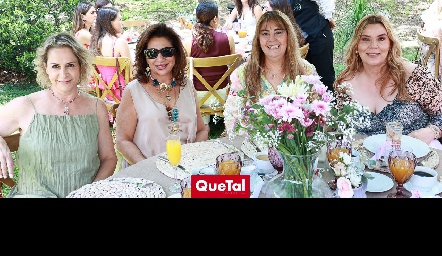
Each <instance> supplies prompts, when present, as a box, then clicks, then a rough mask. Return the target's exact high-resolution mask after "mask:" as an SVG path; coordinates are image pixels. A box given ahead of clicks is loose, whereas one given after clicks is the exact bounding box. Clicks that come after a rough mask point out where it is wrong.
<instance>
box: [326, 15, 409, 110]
mask: <svg viewBox="0 0 442 256" xmlns="http://www.w3.org/2000/svg"><path fill="white" fill-rule="evenodd" d="M369 24H380V25H382V26H383V27H384V28H385V30H386V31H387V36H388V38H389V40H390V50H389V51H388V55H387V61H386V65H385V68H383V69H382V72H383V73H382V76H381V77H380V78H379V79H378V80H376V84H379V85H380V91H379V94H380V95H381V96H382V94H381V92H382V91H384V90H385V88H386V87H387V84H388V81H390V79H392V80H393V82H394V84H393V87H392V89H391V91H390V92H389V95H392V94H393V93H394V92H395V90H397V91H398V99H399V100H407V101H408V100H410V99H411V97H410V95H409V94H408V92H407V89H406V87H405V79H406V76H407V75H406V72H405V68H404V65H403V61H404V58H403V57H402V50H401V46H400V43H399V41H398V40H397V38H396V36H395V33H394V32H393V26H392V24H391V23H390V21H389V20H388V18H387V17H385V16H383V15H381V14H369V15H366V16H365V17H364V18H362V19H361V20H360V21H359V23H358V24H357V26H356V28H355V31H354V34H353V37H352V38H351V41H350V43H349V45H348V49H347V52H346V54H345V63H346V64H347V66H346V68H345V69H344V70H343V71H342V72H341V73H339V74H338V76H337V78H336V81H335V82H334V84H333V87H334V89H335V91H337V90H338V87H337V86H338V85H339V84H342V83H343V82H345V81H348V80H350V79H352V78H353V77H354V76H355V74H356V73H357V72H358V71H359V70H361V69H362V67H363V65H364V64H363V63H362V59H361V58H360V57H359V54H358V53H357V49H358V43H359V39H360V37H361V35H362V32H363V31H364V29H365V28H366V27H367V25H369Z"/></svg>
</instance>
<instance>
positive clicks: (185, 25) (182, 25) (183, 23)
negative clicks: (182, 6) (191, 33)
mask: <svg viewBox="0 0 442 256" xmlns="http://www.w3.org/2000/svg"><path fill="white" fill-rule="evenodd" d="M178 21H179V22H180V29H186V28H189V29H190V28H192V23H190V22H189V21H187V19H186V18H185V17H182V16H180V17H178Z"/></svg>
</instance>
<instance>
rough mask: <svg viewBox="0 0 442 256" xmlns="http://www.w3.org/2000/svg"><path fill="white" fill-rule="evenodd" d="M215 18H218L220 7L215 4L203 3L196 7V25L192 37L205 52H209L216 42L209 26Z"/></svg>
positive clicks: (210, 2)
mask: <svg viewBox="0 0 442 256" xmlns="http://www.w3.org/2000/svg"><path fill="white" fill-rule="evenodd" d="M215 17H218V5H216V3H215V2H212V1H206V2H201V3H199V4H198V6H197V7H196V23H195V25H194V26H193V32H192V35H193V37H194V38H195V41H196V43H197V44H198V46H199V47H200V48H201V49H202V50H203V51H204V52H207V51H208V50H209V48H210V46H212V44H213V42H214V40H213V34H212V32H211V29H210V28H209V26H210V22H211V21H212V20H213V18H215Z"/></svg>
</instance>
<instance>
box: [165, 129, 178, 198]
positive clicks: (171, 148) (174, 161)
mask: <svg viewBox="0 0 442 256" xmlns="http://www.w3.org/2000/svg"><path fill="white" fill-rule="evenodd" d="M166 153H167V158H168V159H169V162H170V164H171V165H172V166H173V178H174V179H175V183H174V184H173V185H172V186H170V187H169V191H170V192H172V193H178V192H181V185H180V182H179V180H178V178H177V174H178V167H177V166H178V164H179V163H180V161H181V140H180V136H179V135H177V134H169V136H167V138H166Z"/></svg>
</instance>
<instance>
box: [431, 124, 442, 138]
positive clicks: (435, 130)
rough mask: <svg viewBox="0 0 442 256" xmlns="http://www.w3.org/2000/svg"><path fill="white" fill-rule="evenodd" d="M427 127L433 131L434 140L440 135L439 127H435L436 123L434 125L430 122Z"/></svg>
mask: <svg viewBox="0 0 442 256" xmlns="http://www.w3.org/2000/svg"><path fill="white" fill-rule="evenodd" d="M428 128H430V129H431V130H432V131H433V133H434V139H435V140H437V139H439V138H440V137H441V136H440V129H439V127H437V126H436V125H434V124H430V125H429V126H428Z"/></svg>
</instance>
